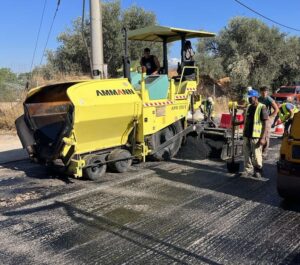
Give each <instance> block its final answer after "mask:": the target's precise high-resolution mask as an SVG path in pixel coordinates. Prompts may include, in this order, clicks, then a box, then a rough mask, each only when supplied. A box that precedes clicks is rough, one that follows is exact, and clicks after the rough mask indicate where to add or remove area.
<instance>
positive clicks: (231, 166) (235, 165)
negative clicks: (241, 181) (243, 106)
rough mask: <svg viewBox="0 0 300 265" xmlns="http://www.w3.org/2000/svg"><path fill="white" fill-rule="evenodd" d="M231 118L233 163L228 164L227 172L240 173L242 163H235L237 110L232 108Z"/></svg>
mask: <svg viewBox="0 0 300 265" xmlns="http://www.w3.org/2000/svg"><path fill="white" fill-rule="evenodd" d="M231 118H232V121H233V122H232V134H231V144H232V146H231V161H230V162H227V171H228V172H229V173H238V172H239V170H240V163H237V162H235V150H234V149H235V146H234V138H235V125H234V121H235V119H236V109H235V108H234V107H232V109H231Z"/></svg>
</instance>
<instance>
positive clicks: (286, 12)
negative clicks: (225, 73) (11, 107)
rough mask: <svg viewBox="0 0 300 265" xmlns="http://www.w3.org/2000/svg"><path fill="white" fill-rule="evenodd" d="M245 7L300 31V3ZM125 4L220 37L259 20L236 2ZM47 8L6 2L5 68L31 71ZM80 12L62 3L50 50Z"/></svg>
mask: <svg viewBox="0 0 300 265" xmlns="http://www.w3.org/2000/svg"><path fill="white" fill-rule="evenodd" d="M86 1H87V2H89V1H88V0H86ZM104 2H105V1H104ZM241 2H243V3H244V4H246V5H248V6H250V7H251V8H253V9H255V10H257V11H258V12H260V13H262V14H264V15H265V16H268V17H270V18H272V19H274V20H276V21H278V22H280V23H282V24H285V25H288V26H290V27H294V28H298V29H299V28H300V19H299V18H300V16H299V12H300V1H299V0H288V1H279V0H259V1H258V0H256V1H255V0H241ZM56 3H57V0H47V6H46V13H45V17H44V22H43V25H42V32H41V35H40V41H39V43H38V47H37V53H36V57H35V65H36V64H39V63H40V61H41V56H42V50H43V48H44V46H45V42H46V38H47V33H48V30H49V28H50V24H51V21H52V18H53V14H54V11H55V8H56ZM121 4H122V7H123V8H127V7H129V6H131V5H134V4H135V5H138V6H141V7H143V8H144V9H146V10H149V11H153V12H154V13H155V14H156V16H157V19H158V22H159V24H161V25H165V26H175V27H182V28H189V29H205V30H207V31H212V32H216V33H217V32H219V31H220V30H221V29H222V28H224V27H225V26H226V25H227V23H228V21H229V20H230V19H231V18H233V17H235V16H246V17H254V18H260V17H259V16H258V15H256V14H254V13H252V12H251V11H249V10H247V9H246V8H244V7H243V6H241V5H239V4H237V3H236V2H235V1H233V0H215V1H212V0H188V1H179V0H121ZM43 5H44V0H26V1H25V0H15V1H8V0H7V1H1V15H0V34H1V41H0V67H9V68H11V69H12V70H14V71H16V72H24V71H28V70H29V68H30V64H31V60H32V55H33V51H34V45H35V40H36V37H37V31H38V26H39V22H40V18H41V13H42V9H43ZM87 10H88V8H87ZM81 12H82V0H61V4H60V8H59V11H58V13H57V18H56V20H55V24H54V27H53V31H52V34H51V36H50V40H49V44H48V46H47V48H48V49H55V48H56V47H57V46H58V45H59V43H57V41H56V36H57V35H58V34H59V33H60V32H62V31H64V30H65V29H66V28H67V27H70V26H71V21H72V20H73V19H75V18H76V17H78V16H81ZM262 20H263V21H264V22H265V23H266V24H268V25H274V24H273V23H271V22H268V21H266V20H264V19H262ZM278 27H279V26H278ZM279 28H280V29H281V30H282V31H284V32H287V33H288V34H290V35H298V36H299V35H300V32H299V31H298V32H297V31H292V30H288V29H286V28H283V27H279ZM178 52H179V51H178V46H177V45H174V46H173V48H172V51H171V57H178Z"/></svg>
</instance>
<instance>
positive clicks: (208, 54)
mask: <svg viewBox="0 0 300 265" xmlns="http://www.w3.org/2000/svg"><path fill="white" fill-rule="evenodd" d="M198 51H199V52H202V54H201V55H200V58H199V60H200V65H202V66H201V67H202V70H203V71H204V72H206V73H207V74H209V75H211V76H212V77H220V75H221V74H222V72H223V74H225V75H226V76H229V77H230V79H231V84H232V88H233V90H234V91H236V92H238V91H239V90H240V88H242V87H246V86H249V85H250V86H253V87H255V88H258V87H260V86H262V85H267V86H278V85H282V84H285V83H286V82H291V81H295V79H297V78H299V73H300V61H299V55H300V42H299V38H296V37H292V38H287V37H286V35H285V34H284V33H281V32H280V31H279V29H277V28H275V27H272V28H270V27H268V26H267V25H266V24H264V23H263V22H261V21H259V20H257V19H250V18H244V17H236V18H234V19H232V20H231V21H230V22H229V24H228V26H227V27H225V28H224V29H223V30H222V31H221V32H220V34H219V35H218V36H217V37H216V38H214V39H213V40H206V41H204V42H199V43H198Z"/></svg>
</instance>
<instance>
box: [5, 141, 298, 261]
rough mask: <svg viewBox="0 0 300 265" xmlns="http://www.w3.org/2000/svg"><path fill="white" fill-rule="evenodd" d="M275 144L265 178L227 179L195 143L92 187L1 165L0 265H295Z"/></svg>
mask: <svg viewBox="0 0 300 265" xmlns="http://www.w3.org/2000/svg"><path fill="white" fill-rule="evenodd" d="M278 143H279V142H278V141H277V140H273V145H272V146H271V149H270V151H269V156H268V159H266V160H265V161H264V162H265V177H266V179H265V180H264V181H260V180H256V179H252V178H241V177H239V176H235V175H230V174H228V173H227V171H226V165H225V164H224V163H223V162H222V161H216V160H214V161H213V160H208V159H202V158H201V155H200V154H201V150H200V152H199V153H197V152H195V151H194V150H196V149H197V145H196V144H195V142H193V141H188V143H187V145H186V146H185V147H184V148H183V150H182V151H181V153H180V154H179V155H178V158H177V159H174V160H173V161H169V162H148V163H145V164H139V165H134V166H133V167H132V168H131V170H130V171H129V172H127V173H124V174H113V173H108V174H106V175H105V177H104V178H103V180H101V181H99V182H91V181H83V180H77V179H73V178H69V177H66V176H63V175H61V174H59V173H56V172H53V171H49V170H47V169H45V168H44V167H42V166H39V165H36V164H33V163H31V162H30V161H29V160H18V161H15V162H6V163H2V164H0V239H1V240H0V263H1V264H300V203H299V202H287V201H284V200H282V199H281V198H280V197H279V196H278V194H277V191H276V165H275V164H276V159H277V156H278V148H279V145H278ZM17 151H18V150H15V152H17ZM189 151H190V152H189ZM191 152H192V153H191ZM0 154H1V153H0ZM10 155H12V154H10ZM13 156H14V155H13ZM187 158H188V159H187Z"/></svg>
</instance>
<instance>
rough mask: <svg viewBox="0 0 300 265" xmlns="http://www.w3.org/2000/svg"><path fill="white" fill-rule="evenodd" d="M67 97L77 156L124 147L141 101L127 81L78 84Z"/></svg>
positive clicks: (68, 92)
mask: <svg viewBox="0 0 300 265" xmlns="http://www.w3.org/2000/svg"><path fill="white" fill-rule="evenodd" d="M67 94H68V97H69V98H70V100H71V101H72V103H73V105H74V107H75V108H74V115H73V116H74V121H73V126H74V127H73V129H74V134H75V138H76V150H77V151H76V153H77V154H80V153H86V152H93V151H97V150H101V149H106V148H110V147H116V146H121V145H124V144H126V143H127V140H128V135H129V134H130V132H131V129H132V123H133V120H134V118H136V117H139V116H140V115H141V112H142V104H141V99H140V97H139V96H138V95H137V94H136V93H135V91H134V89H133V88H132V86H131V85H130V83H129V82H128V80H127V79H109V80H97V81H90V82H87V83H80V84H77V85H75V86H72V87H70V88H69V89H68V91H67Z"/></svg>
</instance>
